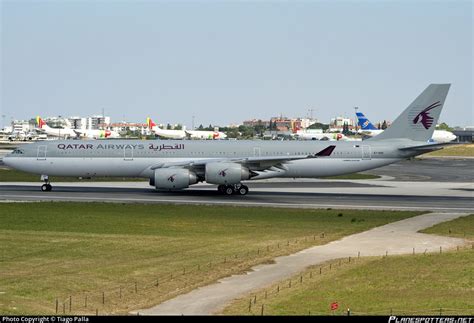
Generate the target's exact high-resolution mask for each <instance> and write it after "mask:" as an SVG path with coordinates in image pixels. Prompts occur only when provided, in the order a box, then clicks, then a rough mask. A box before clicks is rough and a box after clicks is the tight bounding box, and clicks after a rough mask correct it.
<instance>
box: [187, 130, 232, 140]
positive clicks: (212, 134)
mask: <svg viewBox="0 0 474 323" xmlns="http://www.w3.org/2000/svg"><path fill="white" fill-rule="evenodd" d="M185 132H186V135H187V136H188V137H189V138H191V139H225V138H227V135H226V134H225V133H223V132H221V131H219V130H218V129H215V130H214V131H207V130H185Z"/></svg>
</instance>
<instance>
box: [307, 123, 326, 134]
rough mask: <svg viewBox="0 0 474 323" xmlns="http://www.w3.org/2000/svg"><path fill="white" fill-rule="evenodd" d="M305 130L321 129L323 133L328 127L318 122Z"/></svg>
mask: <svg viewBox="0 0 474 323" xmlns="http://www.w3.org/2000/svg"><path fill="white" fill-rule="evenodd" d="M307 129H322V130H323V132H324V131H326V130H328V129H329V125H328V124H324V123H320V122H316V123H313V124H312V125H311V126H309V127H308V128H307Z"/></svg>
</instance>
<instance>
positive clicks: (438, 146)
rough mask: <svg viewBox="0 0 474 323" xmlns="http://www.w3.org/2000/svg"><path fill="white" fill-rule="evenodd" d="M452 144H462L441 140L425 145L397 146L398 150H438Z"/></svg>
mask: <svg viewBox="0 0 474 323" xmlns="http://www.w3.org/2000/svg"><path fill="white" fill-rule="evenodd" d="M453 145H462V143H453V142H443V143H438V144H426V145H417V146H408V147H403V148H398V149H399V150H405V151H407V150H438V149H442V148H444V147H446V146H453Z"/></svg>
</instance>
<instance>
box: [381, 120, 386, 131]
mask: <svg viewBox="0 0 474 323" xmlns="http://www.w3.org/2000/svg"><path fill="white" fill-rule="evenodd" d="M385 129H387V121H386V120H384V121H383V123H382V130H385Z"/></svg>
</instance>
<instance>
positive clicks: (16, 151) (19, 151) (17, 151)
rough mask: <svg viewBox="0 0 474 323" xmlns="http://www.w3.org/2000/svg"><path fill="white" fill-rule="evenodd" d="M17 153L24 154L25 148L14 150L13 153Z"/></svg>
mask: <svg viewBox="0 0 474 323" xmlns="http://www.w3.org/2000/svg"><path fill="white" fill-rule="evenodd" d="M16 154H19V155H22V154H23V150H21V149H15V150H13V151H12V155H16Z"/></svg>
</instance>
